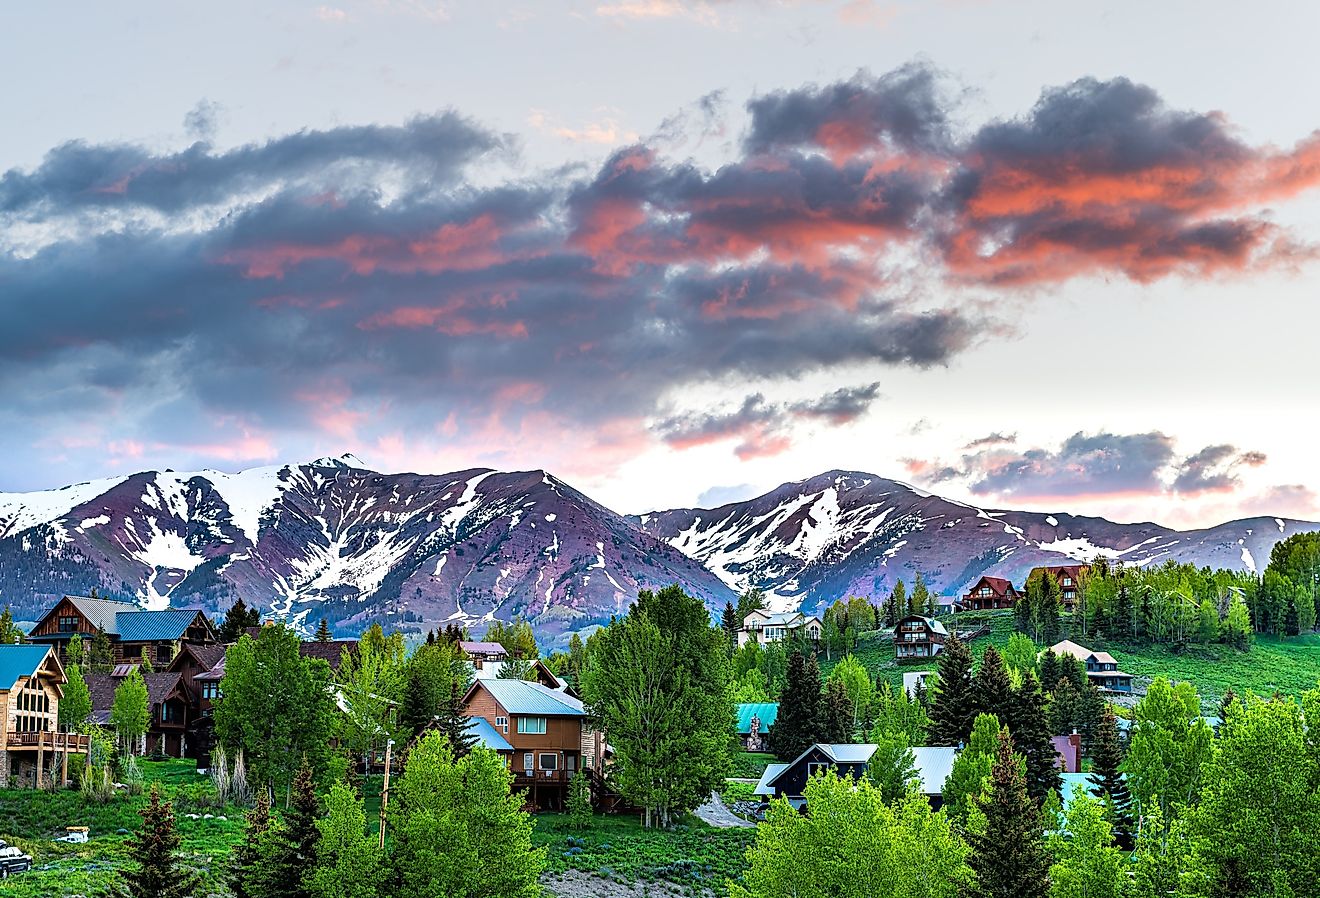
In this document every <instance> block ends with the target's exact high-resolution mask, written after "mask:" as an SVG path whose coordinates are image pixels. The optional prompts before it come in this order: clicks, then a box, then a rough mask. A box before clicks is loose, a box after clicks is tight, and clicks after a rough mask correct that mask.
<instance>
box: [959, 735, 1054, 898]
mask: <svg viewBox="0 0 1320 898" xmlns="http://www.w3.org/2000/svg"><path fill="white" fill-rule="evenodd" d="M977 806H978V809H979V810H980V812H981V813H982V814H983V815H984V816H985V821H984V826H983V827H979V828H978V829H979V831H977V832H974V833H973V834H972V836H971V838H970V843H971V848H972V852H971V855H970V856H969V858H968V863H969V864H970V865H971V867H972V870H974V871H975V872H976V880H977V886H978V888H977V890H976V893H975V894H977V895H979V896H985V898H1045V896H1046V895H1047V894H1048V893H1049V868H1050V856H1049V852H1048V851H1046V849H1045V844H1044V841H1043V837H1042V832H1041V822H1040V810H1039V807H1038V805H1037V803H1036V802H1035V801H1033V800H1032V798H1031V796H1029V795H1028V794H1027V783H1026V780H1025V779H1024V778H1023V775H1022V762H1021V760H1020V759H1019V758H1018V757H1017V756H1016V755H1015V754H1014V753H1013V740H1012V739H1010V738H1009V737H1008V735H1007V734H1006V733H1003V732H1001V733H1000V735H999V740H998V746H997V748H996V750H995V761H994V765H993V767H992V768H991V772H990V788H989V790H988V792H987V794H986V795H985V796H984V797H982V798H981V799H979V800H978V801H977Z"/></svg>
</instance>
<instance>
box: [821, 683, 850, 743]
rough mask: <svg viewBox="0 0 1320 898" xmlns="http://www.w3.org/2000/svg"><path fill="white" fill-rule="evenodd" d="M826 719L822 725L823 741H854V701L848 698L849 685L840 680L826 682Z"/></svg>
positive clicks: (824, 709) (824, 710) (824, 708)
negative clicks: (846, 685)
mask: <svg viewBox="0 0 1320 898" xmlns="http://www.w3.org/2000/svg"><path fill="white" fill-rule="evenodd" d="M822 710H823V712H824V719H823V721H822V725H821V741H822V742H830V743H836V744H837V743H841V742H852V741H853V734H854V733H855V732H856V731H855V729H854V727H853V708H852V702H851V701H850V700H849V698H848V690H847V687H845V686H844V685H843V683H842V682H840V681H839V680H830V681H829V682H828V683H826V684H825V701H824V707H823V709H822Z"/></svg>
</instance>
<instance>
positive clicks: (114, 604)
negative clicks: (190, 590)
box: [28, 596, 216, 668]
mask: <svg viewBox="0 0 1320 898" xmlns="http://www.w3.org/2000/svg"><path fill="white" fill-rule="evenodd" d="M98 629H100V630H104V631H105V633H106V636H108V637H109V639H110V645H111V647H112V648H113V650H114V658H115V660H116V661H119V662H127V663H137V662H138V661H140V660H141V658H142V655H143V653H144V652H145V653H146V654H147V657H149V658H150V659H151V663H152V664H153V665H155V666H156V667H159V668H165V667H168V666H169V665H170V664H171V663H172V662H173V661H174V656H175V655H176V654H178V653H179V650H180V649H181V648H182V647H183V645H184V643H196V644H201V645H205V644H213V643H215V642H216V632H215V627H214V626H212V624H211V621H210V619H209V618H207V616H206V615H205V614H203V613H202V612H201V611H197V610H195V609H191V608H167V609H165V610H163V611H143V610H142V609H141V608H139V607H138V606H137V605H136V604H134V603H133V602H121V601H118V600H116V599H101V598H89V597H85V596H65V597H64V598H62V599H60V600H59V601H58V602H56V603H55V606H54V607H52V608H51V609H50V610H49V611H47V612H46V614H45V615H43V616H42V618H41V620H39V621H37V623H36V626H34V627H33V628H32V632H31V633H29V634H28V639H29V641H31V642H38V643H44V644H46V645H51V646H54V647H55V648H56V650H57V651H58V652H59V654H60V660H61V661H62V662H63V661H65V660H67V657H68V654H67V652H68V645H69V641H70V640H71V639H74V638H78V637H81V638H83V639H85V640H88V641H90V640H91V639H92V638H93V637H94V636H96V633H97V630H98ZM83 647H84V648H86V647H87V643H86V642H85V643H84V644H83Z"/></svg>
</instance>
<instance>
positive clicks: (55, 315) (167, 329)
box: [0, 65, 1320, 494]
mask: <svg viewBox="0 0 1320 898" xmlns="http://www.w3.org/2000/svg"><path fill="white" fill-rule="evenodd" d="M956 97H957V92H956V90H953V89H952V86H951V85H950V84H949V79H947V78H946V77H945V76H943V75H942V74H941V73H939V72H937V71H935V70H933V69H931V68H929V67H925V66H918V65H913V66H906V67H903V68H901V69H898V70H896V71H894V72H890V73H888V74H885V75H881V76H878V77H876V76H871V75H867V74H859V75H858V76H857V77H855V78H853V79H850V80H848V81H846V82H841V83H836V84H828V85H821V86H806V87H802V88H799V89H795V90H786V91H779V92H774V93H770V94H766V95H763V96H760V97H758V98H756V99H754V100H752V101H751V102H750V103H748V105H747V112H748V115H749V124H748V127H747V129H746V132H745V135H744V139H743V141H742V143H741V150H740V151H739V152H738V154H737V155H736V156H735V158H732V159H730V160H729V161H728V162H727V163H726V164H724V165H722V166H720V167H718V168H716V169H714V170H707V169H703V168H701V167H698V166H696V165H695V164H693V163H690V162H685V161H681V160H672V159H667V158H665V157H664V156H663V155H662V154H661V152H660V148H659V147H657V146H650V145H648V144H647V143H646V142H642V143H637V144H634V145H631V146H628V147H625V148H623V149H620V150H618V151H616V152H614V153H613V154H612V155H611V156H609V158H607V159H606V160H604V161H603V162H602V163H601V165H600V166H599V167H598V168H597V169H596V170H594V171H590V172H585V173H583V172H582V171H580V170H565V171H560V172H554V173H549V174H546V175H543V176H539V177H536V178H532V179H525V180H524V179H521V178H518V177H516V176H510V177H509V178H507V179H505V180H503V181H499V180H498V179H492V178H491V176H490V173H491V172H492V171H496V170H498V167H499V166H509V165H511V164H513V162H514V160H515V159H516V148H515V147H513V146H512V145H511V141H510V139H509V138H508V137H507V136H505V135H500V134H496V133H493V132H491V131H490V130H488V129H486V128H484V127H482V126H481V125H479V124H478V123H476V122H474V121H472V120H470V119H468V118H465V117H463V116H461V115H459V114H456V113H453V112H447V113H439V114H435V115H429V116H421V117H418V118H416V119H413V120H412V121H409V122H407V123H405V124H402V125H396V126H388V125H364V126H344V127H339V128H334V129H331V130H326V131H302V132H297V133H294V134H289V135H286V136H283V137H279V138H275V139H272V140H270V141H268V142H266V143H262V144H253V145H246V146H239V147H234V148H229V149H217V148H216V147H214V146H212V145H211V144H209V143H208V142H206V139H205V138H206V137H207V136H208V135H209V134H211V133H212V130H213V127H214V121H215V117H216V115H217V112H218V110H217V109H216V108H215V107H214V106H213V105H211V104H207V103H202V104H199V106H198V108H197V110H196V111H195V112H194V113H193V114H190V116H189V120H188V128H189V130H190V131H191V132H192V133H193V134H194V135H196V136H197V137H199V138H200V139H198V140H197V142H195V143H193V144H192V145H190V146H188V147H186V148H184V149H181V150H177V151H158V150H154V149H151V148H147V147H143V146H138V145H132V144H89V143H84V142H80V141H73V142H70V143H67V144H64V145H62V146H59V147H56V148H54V149H52V150H51V151H50V152H49V153H48V154H47V156H46V158H45V159H44V160H43V161H42V163H41V164H40V165H39V166H37V167H36V168H35V169H32V170H10V171H7V172H4V173H3V174H0V234H3V235H5V236H3V237H0V241H3V242H0V283H2V284H4V295H3V300H2V301H0V388H3V389H4V390H5V392H6V395H8V396H11V397H14V399H13V400H12V401H11V402H9V403H7V405H6V408H5V410H3V411H0V418H7V419H8V422H7V423H8V424H9V425H10V427H11V436H10V437H9V439H10V440H20V439H26V440H28V446H29V447H30V446H31V444H32V443H34V442H35V443H39V444H42V445H49V446H55V447H57V448H58V449H59V450H60V451H69V452H89V453H90V452H92V451H93V449H92V448H91V447H90V446H88V445H86V443H87V441H89V440H90V441H92V442H93V443H94V442H95V440H96V439H97V438H99V437H103V438H104V440H108V439H110V438H111V437H113V438H116V439H118V440H120V445H121V446H122V447H124V452H125V454H127V455H130V456H131V455H134V454H135V453H137V454H141V453H143V452H150V451H152V449H153V447H158V446H167V447H168V446H174V447H181V446H186V447H196V451H197V452H198V453H199V454H202V455H206V456H207V457H212V458H222V457H234V458H237V459H238V460H251V459H252V458H253V457H266V456H270V455H274V454H276V453H277V452H278V451H279V447H280V445H281V444H282V442H283V441H284V439H285V438H286V437H287V435H288V434H291V433H302V434H311V435H313V436H320V437H326V438H333V439H334V440H336V441H338V442H340V443H350V442H351V443H354V444H358V445H360V444H362V443H363V442H366V441H374V442H376V443H378V444H379V445H381V446H386V447H388V446H398V445H400V444H401V443H403V442H407V441H418V442H421V443H427V444H454V443H463V442H467V443H469V444H481V445H515V444H520V443H523V442H525V441H527V440H545V441H550V442H554V441H569V442H571V443H572V445H573V446H575V447H577V449H578V450H579V451H575V452H574V455H575V456H576V457H577V458H579V459H580V460H582V462H583V463H584V464H590V463H593V462H594V461H596V460H599V459H600V458H604V457H605V455H608V454H609V453H614V454H615V455H617V456H626V455H627V454H629V453H631V452H635V451H637V450H638V449H639V448H641V447H644V446H646V445H649V444H651V443H652V442H653V441H654V440H656V439H659V440H661V441H663V442H665V443H668V444H669V445H672V446H689V445H697V444H700V443H705V442H710V441H712V440H728V441H730V443H731V445H732V446H733V448H734V450H735V451H736V452H737V453H738V454H739V455H740V456H743V457H752V456H756V455H764V454H772V453H774V452H777V451H781V450H782V449H783V448H784V447H786V446H787V445H788V444H789V443H790V442H791V440H792V439H793V437H794V434H795V433H799V432H801V431H802V430H803V429H804V428H811V427H827V426H832V425H837V424H841V423H846V422H848V421H850V420H854V419H856V418H857V417H858V416H859V415H862V414H864V413H865V412H866V410H867V408H868V407H869V406H871V405H872V404H873V403H875V402H877V401H880V389H879V387H878V386H877V385H876V384H875V383H873V382H872V381H873V379H874V376H875V374H874V373H872V375H871V376H870V377H864V378H863V379H862V380H861V382H858V381H857V378H856V374H855V372H856V371H857V370H859V369H862V370H865V371H868V372H875V371H877V370H878V369H880V368H883V367H885V366H905V367H918V368H920V367H927V366H937V365H942V364H944V363H946V362H948V361H949V360H950V359H952V358H954V357H956V356H957V355H958V353H960V352H962V351H963V350H964V349H966V348H967V347H968V346H970V345H972V344H973V343H974V342H975V341H976V340H977V339H978V337H979V336H980V334H981V333H983V332H984V330H985V329H986V328H987V327H990V326H993V322H988V321H986V320H985V319H984V317H983V316H982V315H981V314H980V313H974V312H971V311H968V308H970V307H969V306H961V305H959V303H958V302H957V298H958V296H959V291H960V290H962V289H963V288H965V287H966V286H967V285H972V286H975V287H976V288H978V289H992V290H1000V291H1019V292H1022V291H1027V292H1030V288H1034V287H1038V286H1043V285H1049V284H1056V283H1059V282H1061V281H1066V280H1069V279H1072V278H1077V277H1086V276H1122V277H1127V278H1130V279H1133V280H1136V281H1141V282H1145V281H1150V280H1155V279H1158V278H1163V277H1168V276H1170V275H1181V276H1185V277H1210V276H1218V275H1220V274H1222V273H1224V272H1231V271H1240V270H1244V269H1247V268H1250V267H1252V266H1257V265H1269V264H1276V263H1280V262H1288V263H1291V262H1293V261H1294V260H1296V259H1297V258H1298V257H1299V256H1305V255H1307V254H1308V253H1309V249H1307V248H1305V247H1301V246H1299V245H1298V244H1297V243H1296V241H1294V240H1292V239H1291V238H1290V237H1289V235H1288V234H1287V233H1285V232H1284V231H1282V230H1281V229H1280V228H1279V227H1278V226H1276V225H1275V224H1273V223H1272V222H1271V221H1270V219H1269V218H1268V217H1267V215H1266V214H1265V212H1264V211H1263V209H1264V208H1265V206H1266V204H1269V203H1278V202H1281V201H1284V200H1287V199H1288V198H1290V197H1292V196H1294V195H1295V194H1297V193H1299V192H1300V191H1302V190H1305V189H1307V188H1310V187H1312V186H1314V185H1315V184H1316V182H1317V181H1320V137H1317V136H1315V135H1312V136H1311V137H1309V138H1306V139H1303V140H1302V141H1300V142H1299V143H1298V144H1297V145H1296V146H1295V147H1293V148H1291V149H1278V148H1274V147H1268V146H1251V145H1248V144H1246V143H1244V142H1242V141H1241V140H1240V139H1239V138H1238V137H1237V136H1235V134H1234V132H1233V130H1232V129H1231V127H1230V126H1229V125H1228V123H1227V122H1225V121H1224V119H1223V117H1222V116H1220V115H1218V114H1216V113H1195V112H1186V111H1180V110H1173V109H1170V108H1168V107H1167V106H1166V105H1164V104H1163V103H1162V102H1161V100H1160V98H1159V97H1158V95H1157V94H1156V93H1155V92H1154V91H1153V90H1151V89H1150V88H1148V87H1144V86H1141V85H1136V84H1133V83H1131V82H1128V81H1126V80H1123V79H1115V80H1112V81H1095V80H1089V79H1087V80H1082V81H1078V82H1075V83H1073V84H1070V85H1065V86H1063V87H1059V88H1052V89H1048V90H1046V91H1045V92H1044V93H1043V94H1042V96H1041V98H1040V101H1039V102H1038V103H1037V104H1036V106H1035V107H1034V108H1033V109H1031V110H1030V111H1029V112H1027V113H1026V114H1025V115H1023V116H1021V117H1018V118H1014V119H1008V120H1001V121H994V122H990V123H988V124H985V125H983V126H981V127H979V128H976V129H974V130H972V131H970V132H969V133H961V132H960V131H959V130H958V129H957V128H956V127H955V126H954V124H953V122H955V121H956V120H957V119H958V112H959V107H958V103H957V99H956ZM932 295H938V296H940V297H941V300H940V301H931V300H929V299H923V298H922V297H929V296H932ZM848 372H852V373H851V374H849V373H848ZM808 375H817V376H824V377H825V378H826V379H832V380H834V382H836V383H838V384H839V386H838V388H837V389H836V390H835V391H834V392H830V393H828V394H827V395H824V396H820V397H818V398H817V399H816V400H793V401H787V400H777V399H772V398H767V395H766V394H765V393H764V392H759V391H757V390H754V389H751V388H748V387H746V386H745V385H746V384H750V383H756V382H762V381H765V382H772V381H776V380H777V381H786V380H796V379H800V378H803V377H805V376H808ZM712 384H714V385H720V384H733V385H744V386H742V387H740V389H741V391H742V393H743V394H744V395H746V397H747V398H746V399H745V400H743V401H741V402H740V403H737V404H735V405H734V406H733V407H731V408H729V409H727V410H725V411H721V412H713V413H712V412H695V411H693V410H692V409H690V408H684V407H683V403H682V397H683V394H684V391H685V390H686V389H688V388H689V387H693V386H699V385H712ZM52 408H58V409H59V410H60V411H59V413H58V414H55V413H50V410H51V409H52ZM39 411H40V412H44V413H46V414H45V415H44V417H42V418H41V421H42V429H41V430H40V431H39V432H32V431H31V430H30V428H31V424H30V422H31V421H33V420H36V418H35V417H34V416H35V415H36V414H37V413H38V412H39ZM89 418H90V419H92V420H96V421H99V422H109V421H112V420H113V421H115V422H116V423H115V424H114V426H110V425H109V424H107V423H102V424H100V425H99V426H100V427H102V428H104V430H103V432H99V433H98V432H96V430H95V426H92V427H89V425H87V424H86V422H87V421H88V420H89ZM19 425H21V426H19ZM15 427H18V429H17V430H14V429H13V428H15ZM23 428H28V430H27V431H24V430H23ZM89 430H91V431H92V432H91V433H89ZM1103 436H1105V437H1107V438H1111V439H1112V440H1115V441H1116V442H1113V443H1111V444H1110V445H1109V446H1107V447H1104V446H1094V445H1092V444H1093V442H1094V441H1093V440H1092V439H1090V438H1086V437H1083V436H1082V435H1080V434H1079V435H1078V436H1077V437H1074V438H1072V440H1070V441H1069V443H1068V444H1065V446H1064V447H1063V448H1062V449H1061V450H1059V451H1058V452H1053V453H1051V452H1046V453H1045V454H1044V455H1039V456H1032V455H1031V454H1030V452H1031V450H1029V451H1028V452H1024V453H1021V454H1020V456H1019V457H1016V460H1014V458H1013V457H1010V456H1011V455H1012V454H1011V453H1007V452H1006V451H1005V450H1004V449H1003V448H1002V445H999V446H989V445H987V446H986V447H983V448H982V449H981V451H979V452H975V453H972V454H970V455H969V456H967V458H966V459H964V462H963V464H962V465H952V466H949V467H950V469H957V470H965V471H971V472H973V474H974V476H976V477H977V478H978V481H977V482H978V483H982V484H984V488H985V489H987V490H990V489H996V490H1001V491H1008V493H1009V494H1012V493H1013V491H1019V492H1021V493H1023V494H1025V493H1026V492H1028V491H1031V490H1048V489H1057V488H1058V484H1060V483H1062V482H1064V475H1065V474H1067V473H1068V472H1069V471H1071V470H1072V468H1071V466H1073V465H1074V464H1076V465H1081V467H1082V468H1084V469H1085V471H1086V472H1087V473H1086V475H1085V476H1084V477H1082V478H1081V479H1080V480H1076V481H1075V482H1076V488H1077V489H1079V490H1109V489H1113V488H1116V487H1119V486H1122V487H1123V488H1133V489H1147V488H1154V487H1155V485H1156V482H1157V480H1159V476H1158V474H1157V472H1159V471H1163V470H1165V469H1167V467H1168V466H1169V465H1171V464H1173V463H1174V462H1175V459H1174V458H1173V455H1172V454H1171V453H1172V450H1171V449H1170V447H1169V446H1168V445H1167V438H1164V439H1163V440H1162V439H1161V437H1162V435H1160V434H1145V435H1137V436H1132V437H1118V436H1115V435H1103ZM1002 442H1003V443H1004V444H1006V443H1007V441H1002ZM10 445H11V446H13V445H15V444H14V443H11V444H10ZM583 447H585V449H586V450H587V451H585V452H584V451H580V450H581V449H582V448H583ZM1221 450H1224V451H1221ZM592 452H598V453H602V454H600V455H593V454H592ZM226 453H227V455H226ZM1106 453H1108V454H1109V455H1114V454H1117V455H1118V456H1121V457H1122V459H1123V461H1122V464H1121V465H1116V464H1115V465H1109V464H1107V463H1106V458H1107V457H1108V455H1106ZM992 456H993V461H992ZM967 459H972V461H971V462H969V461H967ZM1255 463H1256V462H1254V461H1253V460H1251V459H1250V458H1248V457H1247V456H1246V455H1243V454H1241V453H1238V452H1237V451H1236V450H1232V449H1231V447H1207V449H1206V450H1204V451H1203V452H1202V453H1199V454H1198V455H1197V456H1193V457H1191V458H1187V459H1184V460H1182V461H1181V462H1179V463H1178V464H1179V465H1180V466H1179V467H1178V468H1177V474H1176V476H1175V477H1174V479H1173V487H1172V488H1174V489H1177V490H1179V491H1185V492H1195V491H1204V490H1213V489H1219V488H1221V487H1223V486H1224V485H1225V484H1230V483H1231V482H1232V478H1233V476H1234V475H1233V471H1234V470H1236V469H1237V468H1238V467H1239V466H1241V465H1252V464H1255ZM1143 471H1144V472H1145V473H1144V475H1143V474H1142V472H1143Z"/></svg>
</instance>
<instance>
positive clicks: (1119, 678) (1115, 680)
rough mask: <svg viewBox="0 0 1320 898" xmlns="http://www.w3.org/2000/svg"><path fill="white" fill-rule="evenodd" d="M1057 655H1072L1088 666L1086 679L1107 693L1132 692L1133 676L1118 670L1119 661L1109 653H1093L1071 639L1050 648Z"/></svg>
mask: <svg viewBox="0 0 1320 898" xmlns="http://www.w3.org/2000/svg"><path fill="white" fill-rule="evenodd" d="M1050 651H1052V652H1054V654H1056V655H1071V656H1073V657H1074V658H1076V659H1077V660H1079V661H1081V662H1082V663H1083V664H1085V665H1086V678H1087V680H1088V681H1089V682H1090V683H1091V684H1092V685H1093V686H1095V687H1096V688H1098V689H1101V690H1104V691H1106V692H1131V691H1132V674H1129V673H1123V671H1121V670H1119V669H1118V661H1117V660H1116V659H1115V658H1114V656H1113V655H1111V654H1109V653H1108V652H1093V651H1091V650H1090V649H1088V648H1086V646H1082V645H1078V644H1077V643H1075V642H1073V641H1072V640H1070V639H1065V640H1064V641H1063V642H1060V643H1056V644H1055V645H1052V646H1050Z"/></svg>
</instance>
